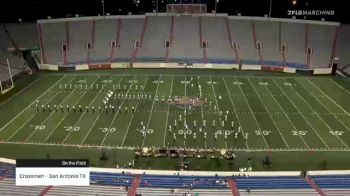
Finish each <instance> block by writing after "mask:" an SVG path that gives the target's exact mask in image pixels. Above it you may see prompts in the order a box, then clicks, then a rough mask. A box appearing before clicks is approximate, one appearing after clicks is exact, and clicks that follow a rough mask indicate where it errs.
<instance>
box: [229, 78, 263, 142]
mask: <svg viewBox="0 0 350 196" xmlns="http://www.w3.org/2000/svg"><path fill="white" fill-rule="evenodd" d="M234 79H235V81H236V82H238V80H237V78H236V77H234ZM238 87H239V89H240V90H241V92H242V95H244V92H243V90H242V88H241V86H240V85H238ZM244 100H245V102H246V103H247V105H248V107H249V110H250V112H251V113H252V116H253V118H254V120H255V123H256V125H257V126H258V128H259V130H260V131H262V130H261V127H260V125H259V123H258V120H257V119H256V117H255V115H254V112H253V110H252V108H251V106H250V104H249V102H248V100H247V99H246V98H244ZM242 133H243V132H242ZM261 136H262V138H263V139H264V142H265V144H266V146H267V148H270V146H269V144H268V143H267V141H266V138H265V136H264V134H261Z"/></svg>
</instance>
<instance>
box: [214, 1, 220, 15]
mask: <svg viewBox="0 0 350 196" xmlns="http://www.w3.org/2000/svg"><path fill="white" fill-rule="evenodd" d="M218 3H219V0H215V8H214V9H215V15H216V11H217V9H218Z"/></svg>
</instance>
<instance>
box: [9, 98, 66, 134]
mask: <svg viewBox="0 0 350 196" xmlns="http://www.w3.org/2000/svg"><path fill="white" fill-rule="evenodd" d="M59 93H60V92H56V93H55V95H54V96H52V97H51V98H50V99H49V100H48V101H47V102H46V103H45V105H46V104H47V103H49V102H50V101H51V100H53V99H54V98H55V97H56V96H57V95H58V94H59ZM34 117H35V115H33V116H31V117H30V118H28V119H27V120H26V121H25V122H24V123H23V124H22V125H21V126H20V127H19V128H18V129H17V130H16V131H15V132H14V133H13V134H12V135H11V136H10V137H8V138H7V139H6V141H9V140H11V139H12V138H13V137H14V136H15V135H16V134H17V133H18V132H19V131H20V130H21V129H22V128H23V127H24V126H25V125H26V124H27V123H29V122H30V121H31V120H32V119H33V118H34Z"/></svg>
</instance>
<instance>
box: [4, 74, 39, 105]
mask: <svg viewBox="0 0 350 196" xmlns="http://www.w3.org/2000/svg"><path fill="white" fill-rule="evenodd" d="M40 79H41V78H38V79H36V80H34V81H33V82H32V83H30V84H29V85H28V86H26V87H24V88H22V89H21V90H20V91H18V92H17V93H16V94H14V95H13V96H11V97H10V98H8V99H7V100H6V101H4V102H2V103H0V106H2V105H5V104H6V103H7V102H9V101H11V100H12V99H13V98H15V97H17V96H18V95H19V94H21V93H22V92H23V91H25V90H27V89H28V88H29V87H31V86H33V85H34V84H36V83H38V82H39V81H40Z"/></svg>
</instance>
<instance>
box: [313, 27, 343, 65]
mask: <svg viewBox="0 0 350 196" xmlns="http://www.w3.org/2000/svg"><path fill="white" fill-rule="evenodd" d="M335 30H336V27H334V26H325V25H324V26H321V25H309V39H308V47H311V48H312V58H311V67H329V64H330V60H331V54H332V44H333V39H334V34H335ZM321 40H322V41H321Z"/></svg>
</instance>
